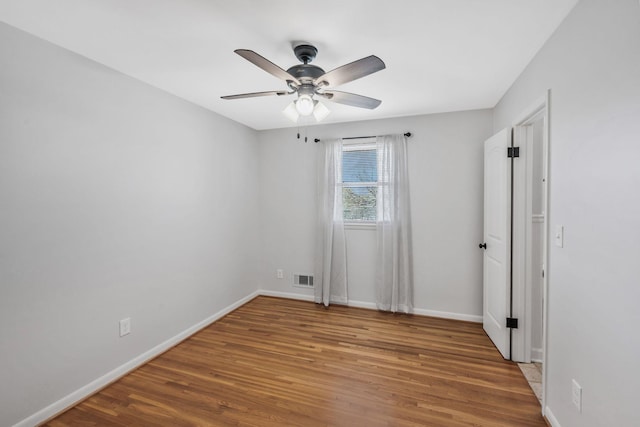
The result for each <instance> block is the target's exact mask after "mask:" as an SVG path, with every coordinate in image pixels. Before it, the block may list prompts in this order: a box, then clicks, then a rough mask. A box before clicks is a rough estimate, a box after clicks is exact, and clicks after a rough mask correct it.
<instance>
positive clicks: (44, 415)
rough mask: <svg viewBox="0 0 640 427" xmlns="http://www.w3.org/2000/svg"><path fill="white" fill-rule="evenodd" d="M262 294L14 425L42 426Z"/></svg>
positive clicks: (238, 303) (22, 426)
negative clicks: (41, 424)
mask: <svg viewBox="0 0 640 427" xmlns="http://www.w3.org/2000/svg"><path fill="white" fill-rule="evenodd" d="M258 295H260V292H253V293H252V294H250V295H248V296H246V297H244V298H242V299H240V300H238V301H236V302H235V303H233V304H231V305H229V306H227V307H225V308H223V309H222V310H220V311H218V312H217V313H215V314H213V315H211V316H209V317H207V318H206V319H204V320H203V321H201V322H199V323H196V324H195V325H193V326H191V327H190V328H188V329H186V330H184V331H182V332H180V333H179V334H178V335H176V336H174V337H171V338H169V339H168V340H166V341H165V342H163V343H161V344H158V345H157V346H155V347H153V348H152V349H150V350H148V351H146V352H144V353H142V354H141V355H139V356H137V357H135V358H133V359H131V360H130V361H128V362H127V363H125V364H123V365H120V366H118V367H117V368H115V369H114V370H112V371H111V372H108V373H106V374H105V375H103V376H101V377H100V378H97V379H95V380H93V381H91V382H90V383H89V384H87V385H85V386H83V387H81V388H79V389H78V390H76V391H74V392H73V393H71V394H69V395H67V396H65V397H63V398H62V399H60V400H58V401H57V402H54V403H52V404H51V405H49V406H47V407H46V408H44V409H41V410H40V411H38V412H36V413H35V414H33V415H31V416H29V417H27V418H25V419H23V420H22V421H20V422H18V423H17V424H15V425H14V426H13V427H32V426H35V425H38V424H40V423H43V422H44V421H46V420H48V419H50V418H52V417H53V416H55V415H57V414H59V413H61V412H62V411H64V410H65V409H67V408H70V407H71V406H73V405H75V404H77V403H78V402H80V401H82V400H83V399H85V398H87V397H89V396H91V395H92V394H94V393H95V392H97V391H98V390H100V389H102V388H104V387H105V386H107V385H108V384H110V383H112V382H114V381H116V380H117V379H119V378H121V377H123V376H124V375H126V374H128V373H129V372H131V371H133V370H134V369H136V368H138V367H140V366H142V365H144V364H145V363H147V362H148V361H149V360H151V359H153V358H155V357H157V356H158V355H160V354H162V353H164V352H165V351H167V350H169V349H170V348H171V347H173V346H175V345H176V344H178V343H179V342H180V341H182V340H184V339H186V338H188V337H190V336H191V335H193V334H195V333H196V332H198V331H199V330H200V329H202V328H205V327H207V326H209V325H210V324H212V323H213V322H215V321H216V320H218V319H220V318H221V317H223V316H225V315H226V314H228V313H230V312H232V311H233V310H235V309H236V308H238V307H240V306H242V305H244V304H246V303H247V302H249V301H251V300H252V299H254V298H255V297H257V296H258Z"/></svg>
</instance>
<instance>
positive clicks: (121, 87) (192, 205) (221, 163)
mask: <svg viewBox="0 0 640 427" xmlns="http://www.w3.org/2000/svg"><path fill="white" fill-rule="evenodd" d="M256 142H257V135H256V132H254V131H252V130H250V129H248V128H246V127H244V126H241V125H239V124H237V123H234V122H232V121H230V120H227V119H224V118H222V117H220V116H217V115H215V114H213V113H211V112H208V111H206V110H204V109H202V108H199V107H196V106H194V105H192V104H189V103H187V102H185V101H182V100H180V99H178V98H176V97H173V96H171V95H168V94H166V93H164V92H161V91H159V90H157V89H155V88H152V87H150V86H148V85H146V84H143V83H140V82H138V81H136V80H134V79H131V78H129V77H126V76H124V75H121V74H119V73H117V72H114V71H112V70H110V69H107V68H105V67H103V66H101V65H99V64H96V63H94V62H91V61H89V60H87V59H85V58H83V57H80V56H78V55H75V54H73V53H70V52H68V51H65V50H63V49H60V48H58V47H56V46H53V45H51V44H49V43H47V42H44V41H42V40H39V39H36V38H34V37H32V36H30V35H27V34H25V33H23V32H21V31H19V30H16V29H14V28H11V27H9V26H7V25H5V24H0V203H1V208H0V272H1V278H0V425H2V426H9V425H12V424H14V423H16V422H18V421H20V420H22V419H24V418H25V417H27V416H30V415H32V414H34V413H35V412H37V411H38V410H40V409H42V408H44V407H45V406H47V405H49V404H51V403H53V402H56V401H57V400H58V399H61V398H63V397H64V396H66V395H68V394H69V393H71V392H73V391H75V390H77V389H79V388H80V387H82V386H84V385H86V384H88V383H89V382H90V381H92V380H95V379H96V378H98V377H100V376H101V375H104V374H105V373H107V372H109V371H111V370H112V369H114V368H116V367H118V366H119V365H122V364H123V363H125V362H127V361H130V360H132V359H134V358H135V357H136V356H138V355H140V354H141V353H144V352H145V351H147V350H149V349H151V348H152V347H154V346H156V345H158V344H159V343H161V342H163V341H165V340H167V339H168V338H170V337H173V336H175V335H176V334H178V333H179V332H181V331H184V330H186V329H187V328H189V327H190V326H192V325H194V324H196V323H198V322H200V321H202V320H203V319H205V318H207V317H209V316H211V315H212V314H214V313H216V312H217V311H219V310H221V309H223V308H224V307H226V306H228V305H229V304H231V303H233V302H236V301H238V300H239V299H241V298H242V297H245V296H247V295H248V294H250V293H252V292H253V291H255V290H256V289H257V288H258V286H257V275H256V267H255V266H256V265H257V262H258V257H257V247H256V245H255V243H254V242H255V240H256V236H257V235H258V229H257V225H256V222H255V218H256V215H257V193H258V189H257V185H256V180H257V178H258V174H257V169H258V149H257V144H256ZM127 316H130V317H131V319H132V333H131V335H129V336H127V337H124V338H119V337H118V320H119V319H121V318H124V317H127Z"/></svg>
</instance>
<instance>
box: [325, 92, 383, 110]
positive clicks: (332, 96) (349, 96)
mask: <svg viewBox="0 0 640 427" xmlns="http://www.w3.org/2000/svg"><path fill="white" fill-rule="evenodd" d="M319 95H321V96H323V97H325V98H327V99H328V100H329V101H333V102H337V103H339V104H345V105H350V106H352V107H360V108H368V109H369V110H373V109H374V108H376V107H378V105H380V104H381V103H382V101H380V100H379V99H375V98H369V97H368V96H362V95H356V94H355V93H349V92H340V91H338V90H331V91H329V90H327V91H324V92H323V93H322V94H319Z"/></svg>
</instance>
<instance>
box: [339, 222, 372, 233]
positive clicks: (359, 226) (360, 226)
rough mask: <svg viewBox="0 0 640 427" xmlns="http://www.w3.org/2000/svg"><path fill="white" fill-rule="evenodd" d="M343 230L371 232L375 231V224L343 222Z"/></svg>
mask: <svg viewBox="0 0 640 427" xmlns="http://www.w3.org/2000/svg"><path fill="white" fill-rule="evenodd" d="M344 229H345V230H372V231H375V229H376V223H375V222H364V221H363V222H345V223H344Z"/></svg>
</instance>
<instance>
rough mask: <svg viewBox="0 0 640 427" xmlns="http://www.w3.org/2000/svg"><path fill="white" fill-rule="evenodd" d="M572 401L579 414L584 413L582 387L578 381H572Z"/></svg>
mask: <svg viewBox="0 0 640 427" xmlns="http://www.w3.org/2000/svg"><path fill="white" fill-rule="evenodd" d="M571 401H572V402H573V404H574V405H575V407H576V408H577V409H578V412H582V387H580V384H578V383H577V381H576V380H571Z"/></svg>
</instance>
